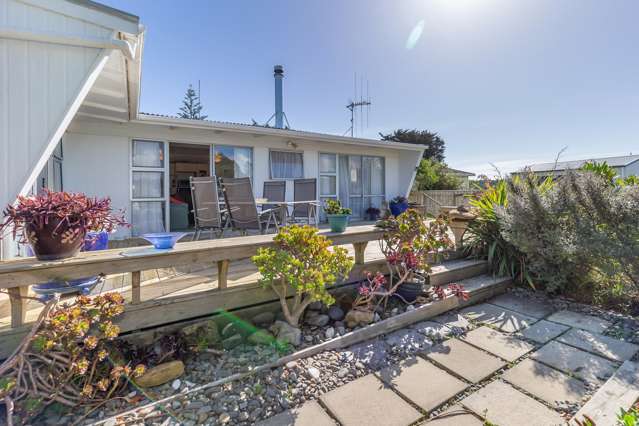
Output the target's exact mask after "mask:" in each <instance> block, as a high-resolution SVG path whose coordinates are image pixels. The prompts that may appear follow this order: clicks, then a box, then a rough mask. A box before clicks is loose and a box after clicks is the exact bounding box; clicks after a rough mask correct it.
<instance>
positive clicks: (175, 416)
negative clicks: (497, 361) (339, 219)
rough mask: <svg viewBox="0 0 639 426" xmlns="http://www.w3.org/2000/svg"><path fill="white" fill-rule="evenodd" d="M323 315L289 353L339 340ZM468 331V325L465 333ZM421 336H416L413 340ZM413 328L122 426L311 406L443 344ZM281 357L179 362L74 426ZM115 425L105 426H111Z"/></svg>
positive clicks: (630, 332) (263, 349)
mask: <svg viewBox="0 0 639 426" xmlns="http://www.w3.org/2000/svg"><path fill="white" fill-rule="evenodd" d="M511 291H512V292H514V293H518V294H520V295H524V296H525V297H527V298H535V299H540V300H544V301H546V302H548V303H550V304H552V305H553V306H554V307H555V308H556V309H570V310H573V311H577V312H581V313H586V314H589V315H595V316H599V317H602V318H604V319H606V320H609V321H611V322H612V323H613V326H612V327H610V329H609V330H607V332H606V334H609V335H611V336H614V337H616V338H623V339H625V340H627V341H631V342H636V343H639V327H638V326H637V324H639V322H638V321H637V320H636V319H634V318H632V317H629V316H624V315H621V314H619V313H616V312H612V311H606V310H603V309H601V308H597V307H593V306H588V305H584V304H581V303H577V302H574V301H571V300H569V299H565V298H556V299H549V298H547V297H546V296H544V295H543V294H540V293H535V292H532V291H529V290H526V289H521V288H515V289H512V290H511ZM411 309H414V307H412V306H410V305H409V306H408V307H405V306H402V305H400V304H399V303H395V302H394V303H392V304H390V305H389V307H388V311H387V312H388V313H386V314H384V313H381V315H378V316H377V317H376V320H381V319H383V318H386V317H389V316H393V315H397V314H399V313H401V312H404V311H406V310H411ZM318 315H328V310H327V309H326V308H322V307H319V308H317V307H316V309H315V310H313V311H311V314H310V315H309V317H312V319H311V320H310V322H312V323H315V324H318V325H310V324H308V323H305V324H304V325H303V326H302V327H301V330H302V339H301V340H302V342H301V344H300V345H299V347H298V348H297V349H298V350H299V349H303V348H305V347H309V346H313V345H316V344H319V343H321V342H323V341H326V340H328V339H330V338H334V337H336V336H338V335H341V334H344V333H347V332H349V331H351V329H349V328H347V327H346V326H345V324H344V323H343V322H342V321H341V320H335V319H334V318H340V316H339V315H337V316H331V318H329V320H328V321H326V319H325V318H324V317H323V316H322V317H321V318H319V319H318ZM475 327H476V324H474V323H471V324H470V327H469V329H473V328H475ZM420 330H421V332H420ZM452 331H454V333H452V332H451V333H449V334H448V336H446V337H452V336H454V335H458V334H461V333H463V332H464V330H452ZM422 333H425V332H424V331H423V330H422V329H420V328H419V327H418V324H413V325H411V326H410V327H407V328H405V329H401V330H398V331H396V332H393V333H390V334H388V335H385V336H382V337H379V338H376V339H372V340H369V341H366V342H362V343H359V344H357V345H354V346H352V347H349V348H347V349H344V350H339V351H326V352H323V353H320V354H317V355H315V356H312V357H308V358H305V359H301V360H298V361H295V362H291V363H289V364H287V365H286V366H284V367H280V368H276V369H273V370H271V371H268V372H262V373H259V374H256V375H254V376H251V377H248V378H246V379H243V380H240V381H234V382H230V383H227V384H225V385H222V386H218V387H214V388H208V389H206V390H204V391H201V392H192V393H189V394H188V395H186V396H181V397H179V398H177V399H174V400H172V401H170V402H169V403H167V404H162V405H158V406H156V407H154V408H153V409H149V410H146V411H138V412H137V413H136V414H135V415H134V416H130V417H128V418H126V419H119V420H123V421H124V420H125V421H126V424H127V425H130V424H140V425H142V424H145V425H154V426H168V425H178V424H179V425H183V426H195V425H242V426H243V425H251V424H254V423H256V422H257V421H259V420H262V419H266V418H268V417H271V416H273V415H275V414H278V413H280V412H282V411H285V410H287V409H289V408H292V407H295V406H298V405H301V404H303V403H304V402H306V401H309V400H315V399H318V398H319V396H320V395H321V394H323V393H326V392H329V391H331V390H332V389H335V388H337V387H339V386H342V385H344V384H346V383H348V382H350V381H353V380H355V379H357V378H359V377H362V376H364V375H366V374H369V373H371V372H373V371H377V370H379V369H381V368H384V367H385V366H388V365H392V364H396V363H398V362H399V361H401V360H403V359H406V358H408V357H411V356H414V354H415V353H416V352H418V351H420V350H422V349H424V348H426V347H428V346H430V345H432V344H433V343H436V342H437V341H439V340H441V339H442V338H443V337H445V336H444V335H442V334H437V335H428V336H427V335H425V334H422ZM281 355H283V352H282V351H278V350H277V349H276V348H275V347H274V346H263V345H249V344H239V345H238V346H236V347H234V348H233V349H230V350H227V351H224V353H223V354H221V355H216V354H212V353H198V354H195V355H194V356H191V357H189V358H187V359H186V360H185V365H186V368H185V374H184V375H183V376H182V377H180V378H179V379H177V380H175V381H173V382H170V383H167V384H165V385H162V386H158V387H155V388H152V389H151V390H149V391H146V392H144V393H143V392H142V391H141V390H132V392H131V393H130V394H129V395H128V398H127V399H120V400H114V401H110V402H109V403H107V404H106V405H105V406H103V407H101V408H100V409H99V410H96V412H94V413H92V414H91V415H90V416H88V417H87V418H86V419H83V420H82V421H81V422H80V424H91V423H92V422H95V421H97V420H101V419H104V418H107V417H110V416H113V415H116V414H117V413H121V412H123V411H127V410H130V409H131V408H133V407H134V406H136V405H139V406H141V405H144V404H147V403H149V402H151V401H154V400H158V399H161V398H164V397H167V396H171V395H175V394H176V393H179V392H182V391H186V390H187V389H192V388H194V387H195V386H197V385H201V384H205V383H210V382H212V381H214V380H218V379H221V378H224V377H228V376H229V375H231V374H234V373H237V372H245V371H248V370H250V369H251V368H254V367H256V366H259V365H263V364H266V363H268V362H272V361H274V360H276V359H278V358H279V357H280V356H281ZM498 374H499V373H497V374H496V375H493V376H492V378H489V379H488V380H486V381H485V382H482V383H481V384H476V385H472V386H470V387H469V388H468V389H467V390H466V391H464V392H463V393H462V394H460V395H457V396H456V397H455V398H454V399H453V400H451V401H449V403H448V404H446V405H444V406H442V407H439V408H438V409H437V410H435V411H434V412H432V413H431V414H430V417H433V416H436V415H437V414H438V413H441V412H443V411H445V410H447V409H448V408H449V407H451V406H452V405H454V404H455V403H456V402H458V401H459V400H461V399H463V398H464V397H465V396H467V395H469V394H470V393H472V392H474V391H476V390H477V389H479V388H480V387H483V386H485V385H486V384H488V383H489V382H490V381H492V380H494V379H495V377H496V376H497V375H498ZM576 408H577V407H565V412H566V414H568V415H569V414H572V413H573V412H574V411H576ZM80 414H81V413H74V415H66V416H63V415H60V414H57V413H55V412H53V413H47V415H46V416H45V417H44V418H45V419H46V420H45V422H44V424H47V425H49V424H71V423H73V422H74V421H76V420H77V419H78V418H79V415H80ZM116 424H119V423H116V422H110V423H107V425H108V426H114V425H116Z"/></svg>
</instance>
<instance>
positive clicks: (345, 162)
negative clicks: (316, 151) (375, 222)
mask: <svg viewBox="0 0 639 426" xmlns="http://www.w3.org/2000/svg"><path fill="white" fill-rule="evenodd" d="M320 198H321V199H322V201H324V200H326V199H328V198H332V199H334V198H339V200H340V201H341V202H342V205H343V206H345V207H350V208H351V209H352V210H353V217H354V218H363V217H364V216H365V213H366V210H367V209H368V208H369V207H377V208H380V207H381V206H382V202H383V201H384V199H385V170H384V158H383V157H373V156H364V155H346V154H339V155H338V154H320Z"/></svg>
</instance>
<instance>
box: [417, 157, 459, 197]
mask: <svg viewBox="0 0 639 426" xmlns="http://www.w3.org/2000/svg"><path fill="white" fill-rule="evenodd" d="M415 183H416V184H417V189H418V190H419V191H426V190H429V189H459V187H460V186H461V184H462V180H461V179H460V178H459V177H457V176H455V175H454V174H452V173H449V172H448V171H447V167H446V164H444V163H441V162H439V161H436V160H432V159H428V158H425V159H423V160H422V161H421V162H420V163H419V167H417V175H416V176H415Z"/></svg>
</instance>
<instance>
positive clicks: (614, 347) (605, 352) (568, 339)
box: [557, 329, 639, 362]
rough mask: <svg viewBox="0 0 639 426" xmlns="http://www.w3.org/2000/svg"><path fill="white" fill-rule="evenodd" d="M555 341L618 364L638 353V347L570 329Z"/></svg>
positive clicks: (584, 331) (599, 335)
mask: <svg viewBox="0 0 639 426" xmlns="http://www.w3.org/2000/svg"><path fill="white" fill-rule="evenodd" d="M557 340H558V341H560V342H562V343H567V344H569V345H571V346H576V347H578V348H580V349H583V350H585V351H588V352H594V353H596V354H599V355H601V356H603V357H606V358H608V359H611V360H613V361H619V362H622V361H627V360H629V359H631V358H632V357H633V356H634V355H635V354H636V353H637V351H639V345H634V344H632V343H628V342H624V341H622V340H618V339H614V338H612V337H608V336H603V335H601V334H595V333H591V332H589V331H586V330H577V329H572V330H570V331H569V332H567V333H566V334H564V335H562V336H560V337H559V338H558V339H557Z"/></svg>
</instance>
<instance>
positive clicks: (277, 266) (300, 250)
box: [253, 225, 353, 327]
mask: <svg viewBox="0 0 639 426" xmlns="http://www.w3.org/2000/svg"><path fill="white" fill-rule="evenodd" d="M317 232H318V230H317V228H315V227H312V226H308V225H305V226H299V225H292V226H286V227H283V228H280V231H279V233H278V234H277V235H276V236H275V237H274V238H273V242H274V243H275V247H274V248H262V249H259V250H258V253H257V255H256V256H253V262H254V263H255V265H257V268H258V270H259V272H260V274H261V276H262V278H261V279H260V282H261V283H262V285H264V286H265V287H270V288H271V289H272V290H273V291H274V292H275V294H277V296H278V297H279V299H280V303H281V306H282V312H283V314H284V318H285V319H286V322H288V324H290V325H291V326H292V327H298V324H299V320H300V317H301V316H302V314H303V313H304V310H305V309H306V307H307V306H308V305H310V304H311V303H312V302H315V301H321V302H323V303H324V304H326V305H331V304H333V303H334V302H335V300H334V299H333V297H332V296H331V295H330V294H329V293H328V291H327V289H326V287H327V286H329V285H333V284H335V282H336V281H338V280H340V279H342V278H344V277H346V276H347V275H348V273H349V272H350V270H351V268H352V267H353V259H352V258H350V257H349V256H348V254H347V251H346V249H345V248H343V247H333V248H332V249H329V247H330V246H331V242H330V241H329V240H328V239H327V238H326V237H324V236H323V235H318V233H317ZM289 296H294V297H289Z"/></svg>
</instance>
